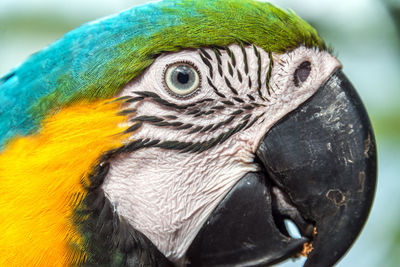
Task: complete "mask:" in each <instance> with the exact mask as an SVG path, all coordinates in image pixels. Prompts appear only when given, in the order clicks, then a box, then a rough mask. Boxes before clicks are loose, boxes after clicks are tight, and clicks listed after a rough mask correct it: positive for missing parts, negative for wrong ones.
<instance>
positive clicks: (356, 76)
mask: <svg viewBox="0 0 400 267" xmlns="http://www.w3.org/2000/svg"><path fill="white" fill-rule="evenodd" d="M146 2H149V1H146V0H130V1H128V0H108V1H106V0H85V1H82V0H69V1H54V0H1V2H0V76H2V75H4V74H5V73H6V72H7V71H9V70H10V69H11V68H12V67H14V66H16V65H18V64H19V63H21V62H22V61H23V60H25V59H26V58H27V57H28V56H29V55H31V54H32V53H34V52H36V51H38V50H40V49H41V48H43V47H45V46H46V45H48V44H50V43H51V42H53V41H55V40H56V39H58V38H60V37H61V36H62V35H63V34H64V33H65V32H67V31H69V30H71V29H73V28H75V27H77V26H79V25H81V24H82V23H84V22H87V21H90V20H93V19H96V18H99V17H102V16H106V15H109V14H112V13H116V12H119V11H121V10H123V9H127V8H129V7H131V6H133V5H137V4H143V3H146ZM270 2H272V3H274V4H276V5H278V6H280V7H282V8H284V9H292V10H294V11H295V12H296V13H297V14H298V15H300V16H301V17H302V18H304V19H305V20H307V21H308V22H309V23H311V24H312V25H313V26H314V27H316V28H317V30H318V32H319V33H320V35H321V36H322V37H323V38H324V39H325V40H326V41H327V43H328V44H329V45H331V46H332V47H333V48H334V54H335V55H336V56H337V57H338V58H339V59H340V60H341V62H342V63H343V66H344V71H345V73H346V75H347V76H348V77H349V78H350V80H351V81H352V82H353V84H354V85H355V87H356V89H357V90H358V92H359V94H360V96H361V98H362V100H363V101H364V104H365V106H366V108H367V110H368V112H369V115H370V118H371V121H372V124H373V127H374V130H375V135H376V140H377V147H378V187H377V192H376V197H375V203H374V206H373V209H372V212H371V214H370V218H369V220H368V223H367V225H366V226H365V228H364V230H363V232H362V234H361V235H360V237H359V238H358V240H357V242H356V243H355V245H354V246H353V248H352V249H351V250H350V252H349V253H348V254H347V255H346V256H345V257H344V258H343V259H342V261H341V262H339V263H338V265H337V266H339V267H344V266H346V267H347V266H351V267H354V266H363V267H376V266H380V267H386V266H400V263H399V262H400V179H399V177H398V176H399V174H400V38H399V36H400V1H399V0H351V1H349V0H324V1H321V0H302V1H298V0H276V1H273V0H271V1H270ZM303 262H304V259H299V260H296V261H291V260H289V261H288V262H286V263H283V264H281V265H279V266H282V267H283V266H284V267H294V266H302V263H303Z"/></svg>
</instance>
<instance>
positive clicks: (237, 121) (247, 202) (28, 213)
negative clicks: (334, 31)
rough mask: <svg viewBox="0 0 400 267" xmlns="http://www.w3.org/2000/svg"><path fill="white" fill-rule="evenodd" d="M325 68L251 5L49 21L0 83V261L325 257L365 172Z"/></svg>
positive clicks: (351, 216) (364, 119) (366, 130)
mask: <svg viewBox="0 0 400 267" xmlns="http://www.w3.org/2000/svg"><path fill="white" fill-rule="evenodd" d="M341 69H342V65H341V63H340V62H339V61H338V59H336V58H335V57H334V56H333V55H332V51H331V49H330V48H328V47H327V45H326V44H325V42H324V41H323V40H322V39H321V37H320V36H319V35H318V34H317V32H316V30H315V29H314V28H312V27H311V26H310V25H309V24H307V23H306V22H305V21H303V20H302V19H300V18H299V17H298V16H297V15H295V14H294V13H293V12H292V11H283V10H281V9H279V8H277V7H275V6H273V5H271V4H269V3H263V2H258V1H254V0H201V1H195V0H170V1H161V2H155V3H149V4H146V5H142V6H137V7H134V8H132V9H129V10H126V11H123V12H121V13H119V14H117V15H113V16H110V17H106V18H103V19H99V20H96V21H94V22H90V23H87V24H85V25H83V26H81V27H79V28H77V29H75V30H72V31H71V32H69V33H67V34H65V36H63V37H62V38H61V39H59V40H57V41H55V42H54V43H52V44H50V45H49V46H48V47H46V48H44V49H43V50H41V51H39V52H37V53H36V54H34V55H32V56H31V57H29V58H28V59H27V60H26V61H25V62H23V63H22V64H21V65H20V66H18V67H16V68H14V69H13V70H11V71H10V72H9V73H8V74H6V75H5V76H4V77H3V78H1V80H0V151H1V153H0V233H1V235H0V266H265V265H271V264H275V263H277V262H280V261H282V260H285V259H288V258H291V257H297V256H299V255H300V254H303V255H305V256H307V261H306V263H305V266H309V267H310V266H331V265H333V264H335V263H336V262H337V261H338V260H339V259H340V258H341V257H342V256H343V255H344V253H345V252H346V251H347V250H348V249H349V247H350V246H351V244H352V243H353V242H354V241H355V239H356V237H357V236H358V234H359V233H360V231H361V229H362V227H363V225H364V223H365V221H366V219H367V217H368V213H369V210H370V208H371V205H372V201H373V196H374V190H375V183H376V151H375V150H376V149H375V141H374V134H373V130H372V128H371V124H370V122H369V119H368V115H367V113H366V111H365V109H364V107H363V104H362V103H361V100H360V98H359V97H358V95H357V93H356V91H355V89H354V88H353V86H352V85H351V83H350V82H349V80H348V79H347V78H346V76H345V75H344V74H343V72H342V70H341ZM288 220H289V221H292V222H293V223H294V224H295V225H296V226H297V227H298V229H299V231H300V234H301V236H300V237H293V236H292V235H291V234H289V232H288V229H287V228H286V227H285V222H287V221H288Z"/></svg>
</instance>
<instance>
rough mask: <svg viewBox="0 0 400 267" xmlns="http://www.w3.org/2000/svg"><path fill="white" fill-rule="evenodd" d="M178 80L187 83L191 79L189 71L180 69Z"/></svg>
mask: <svg viewBox="0 0 400 267" xmlns="http://www.w3.org/2000/svg"><path fill="white" fill-rule="evenodd" d="M177 80H178V82H180V83H182V84H187V83H188V81H189V73H187V72H185V71H182V70H181V71H180V72H179V73H178V77H177Z"/></svg>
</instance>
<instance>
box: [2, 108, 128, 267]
mask: <svg viewBox="0 0 400 267" xmlns="http://www.w3.org/2000/svg"><path fill="white" fill-rule="evenodd" d="M118 110H119V104H118V103H112V104H105V103H104V101H100V102H93V103H90V104H88V103H80V104H76V105H74V106H71V107H69V108H65V109H63V110H62V111H61V112H59V113H58V114H57V115H55V116H53V117H51V118H49V119H46V120H45V121H44V122H43V128H42V131H41V132H40V133H38V134H35V135H32V136H28V137H20V138H16V139H15V140H14V141H12V142H11V143H10V144H9V146H8V147H7V149H6V150H5V151H3V152H2V154H0V178H1V179H0V222H1V223H0V232H1V235H0V266H65V265H67V264H70V263H72V264H76V263H79V262H82V261H85V259H86V255H85V253H84V251H85V249H84V247H83V246H84V245H83V242H82V239H81V236H80V234H79V232H78V229H77V228H76V225H74V217H73V215H74V209H75V208H76V207H77V206H78V205H79V204H80V203H81V202H82V200H83V199H84V197H85V195H86V193H87V190H86V187H87V186H88V185H89V181H87V175H88V173H89V172H90V171H91V169H92V166H93V164H94V163H96V161H97V159H98V158H99V155H101V154H103V153H105V152H106V151H109V150H111V149H114V148H117V147H120V146H121V145H122V140H123V139H124V138H125V137H126V136H125V135H123V134H121V132H123V131H124V128H120V127H119V125H120V124H122V123H123V122H124V120H125V117H124V116H119V115H117V112H118Z"/></svg>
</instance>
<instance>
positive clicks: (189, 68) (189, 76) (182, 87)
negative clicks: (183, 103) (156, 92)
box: [164, 63, 200, 97]
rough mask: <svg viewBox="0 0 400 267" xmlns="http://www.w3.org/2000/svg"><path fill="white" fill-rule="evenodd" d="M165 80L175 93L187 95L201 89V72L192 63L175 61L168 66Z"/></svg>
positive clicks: (181, 95)
mask: <svg viewBox="0 0 400 267" xmlns="http://www.w3.org/2000/svg"><path fill="white" fill-rule="evenodd" d="M164 81H165V85H166V87H167V88H168V89H169V90H170V91H171V92H172V93H173V94H174V95H176V96H179V97H187V96H189V95H191V94H193V93H194V92H195V91H196V90H197V89H199V84H200V74H199V73H198V70H197V69H196V68H195V67H194V66H193V65H192V64H190V63H175V64H172V65H168V66H167V68H166V70H165V72H164Z"/></svg>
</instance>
